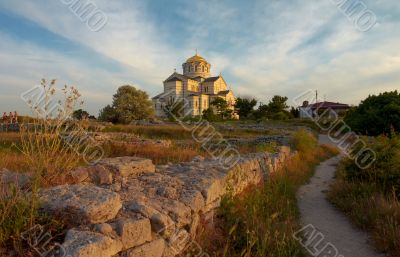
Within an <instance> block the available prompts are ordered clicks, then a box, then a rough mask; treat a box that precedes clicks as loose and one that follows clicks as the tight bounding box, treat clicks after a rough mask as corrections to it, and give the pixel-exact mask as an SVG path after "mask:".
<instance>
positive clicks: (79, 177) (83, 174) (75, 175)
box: [71, 167, 89, 183]
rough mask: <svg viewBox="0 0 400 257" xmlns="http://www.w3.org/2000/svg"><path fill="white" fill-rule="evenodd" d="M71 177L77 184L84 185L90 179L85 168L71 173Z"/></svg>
mask: <svg viewBox="0 0 400 257" xmlns="http://www.w3.org/2000/svg"><path fill="white" fill-rule="evenodd" d="M71 177H72V179H73V181H74V182H75V183H82V182H83V181H85V180H87V179H88V178H89V172H88V171H87V169H86V168H84V167H79V168H77V169H76V170H73V171H71Z"/></svg>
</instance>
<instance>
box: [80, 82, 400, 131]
mask: <svg viewBox="0 0 400 257" xmlns="http://www.w3.org/2000/svg"><path fill="white" fill-rule="evenodd" d="M287 101H288V98H287V97H286V96H279V95H275V96H273V97H272V99H271V100H270V101H269V102H268V103H267V104H264V103H262V102H259V101H257V100H256V99H255V98H251V97H247V98H246V97H238V98H237V99H236V103H235V105H234V108H231V107H230V106H229V104H228V103H227V102H226V101H225V100H224V99H223V98H216V99H215V100H214V101H212V102H211V103H210V105H211V108H208V109H206V110H204V111H203V113H202V114H201V117H202V118H203V119H206V120H209V121H223V120H229V119H231V118H232V117H233V114H234V113H237V114H238V115H239V117H240V120H255V121H260V120H288V119H293V118H298V117H299V109H298V108H296V107H290V106H289V105H288V104H287ZM182 107H183V102H182V103H180V102H178V103H176V102H173V101H171V102H169V103H167V105H166V106H165V107H164V110H165V112H166V114H167V115H166V116H167V117H168V118H169V119H171V120H173V119H174V118H175V117H182V116H183V115H184V114H183V113H182V110H183V108H182ZM85 117H86V118H87V117H89V118H94V117H93V116H90V115H89V114H88V113H87V112H86V111H83V110H81V109H80V110H77V111H76V112H75V113H74V118H76V119H82V118H85ZM152 117H154V107H153V104H152V102H151V100H150V98H149V95H148V94H147V93H146V92H145V91H142V90H139V89H136V88H135V87H133V86H130V85H125V86H122V87H120V88H118V90H117V92H116V94H114V96H113V101H112V104H110V105H107V106H105V107H104V108H103V109H101V111H100V114H99V116H98V119H99V120H101V121H108V122H113V123H123V124H126V123H129V122H131V121H132V120H141V119H149V118H152ZM193 118H196V117H193ZM197 118H198V117H197ZM343 119H344V121H345V122H346V124H347V125H349V127H350V128H351V129H352V131H354V132H357V133H358V134H363V135H369V136H376V135H381V134H386V135H390V134H393V133H398V132H399V131H400V93H399V92H398V91H392V92H384V93H381V94H379V95H370V96H368V97H367V98H366V99H365V100H363V101H362V102H361V103H360V104H359V105H358V106H353V107H351V109H350V110H349V111H348V112H347V113H346V114H345V116H344V117H343Z"/></svg>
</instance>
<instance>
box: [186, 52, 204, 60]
mask: <svg viewBox="0 0 400 257" xmlns="http://www.w3.org/2000/svg"><path fill="white" fill-rule="evenodd" d="M186 62H207V60H206V59H204V58H203V57H201V56H200V55H198V54H197V53H196V55H194V56H192V57H190V58H189V59H187V60H186Z"/></svg>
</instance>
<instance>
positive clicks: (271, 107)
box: [268, 95, 289, 115]
mask: <svg viewBox="0 0 400 257" xmlns="http://www.w3.org/2000/svg"><path fill="white" fill-rule="evenodd" d="M287 100H288V98H287V97H286V96H279V95H275V96H274V97H273V98H272V100H271V101H270V102H269V103H268V111H269V113H270V114H271V115H273V114H275V113H278V112H285V111H286V109H287V108H289V106H288V105H287V104H286V102H287Z"/></svg>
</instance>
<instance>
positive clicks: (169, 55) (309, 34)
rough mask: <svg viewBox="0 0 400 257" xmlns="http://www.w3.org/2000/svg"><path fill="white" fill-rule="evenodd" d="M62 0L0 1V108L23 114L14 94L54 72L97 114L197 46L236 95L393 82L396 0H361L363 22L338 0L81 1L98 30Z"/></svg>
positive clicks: (365, 91) (337, 91)
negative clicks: (98, 18)
mask: <svg viewBox="0 0 400 257" xmlns="http://www.w3.org/2000/svg"><path fill="white" fill-rule="evenodd" d="M71 1H77V0H52V1H50V0H35V1H30V0H14V1H9V0H0V38H1V40H0V87H1V94H0V111H13V110H19V111H20V112H22V113H27V108H26V107H25V104H24V103H23V102H22V100H20V97H19V95H20V94H21V93H22V92H24V91H26V90H28V89H30V88H32V87H33V86H35V85H37V84H38V83H39V81H40V79H41V78H47V79H52V78H56V79H58V85H59V86H60V87H61V86H62V85H64V84H68V85H75V86H77V87H78V88H79V89H80V91H81V93H82V95H83V99H84V100H85V105H84V108H85V109H87V110H88V111H89V112H90V113H92V114H95V115H97V114H98V110H99V109H100V108H102V107H103V106H104V105H106V104H108V103H111V101H112V94H113V93H114V92H115V91H116V89H117V88H118V87H119V86H121V85H124V84H131V85H134V86H136V87H138V88H140V89H142V90H145V91H147V92H148V93H149V95H150V96H154V95H156V94H157V93H159V92H160V91H161V90H162V81H163V80H164V79H165V78H167V77H168V76H169V75H170V74H171V73H172V72H173V70H174V68H176V69H177V70H178V71H181V65H182V63H183V62H184V61H185V60H186V59H187V58H188V57H190V56H192V55H193V54H194V52H195V49H196V48H197V49H198V51H199V53H200V54H201V55H202V56H203V57H205V58H206V59H207V60H208V61H209V62H210V63H211V64H212V72H213V74H215V75H218V74H219V73H220V72H222V74H223V75H224V77H225V78H226V80H227V82H228V83H229V85H230V87H231V89H233V90H234V92H235V93H236V95H238V96H253V97H256V98H257V99H258V100H260V101H262V102H267V101H268V100H269V99H270V98H271V97H272V96H273V95H275V94H279V95H286V96H288V97H289V98H291V99H292V98H294V97H296V96H297V95H299V94H301V93H302V92H304V91H306V90H308V89H313V90H315V89H318V91H319V94H320V96H321V99H322V98H324V97H325V99H326V100H329V101H340V102H345V103H350V104H357V103H359V101H360V100H362V99H364V98H365V97H366V96H368V95H369V94H376V93H379V92H382V91H388V90H395V89H400V51H399V49H400V47H399V46H400V3H399V2H398V0H374V1H372V0H367V1H366V0H364V1H363V3H364V4H365V5H366V6H367V7H368V8H369V10H371V11H372V12H373V13H374V14H375V15H376V17H377V24H376V25H375V26H374V27H373V28H372V29H371V30H369V31H367V32H361V31H359V30H358V29H357V28H356V26H355V25H354V23H353V22H352V20H351V19H348V18H347V17H346V15H344V14H343V13H342V12H341V10H340V9H338V7H337V6H336V5H335V3H337V2H339V1H340V0H320V1H313V0H309V1H306V0H293V1H289V0H286V1H277V0H269V1H267V0H251V1H238V0H229V1H228V0H203V1H185V0H135V1H133V0H119V1H109V0H78V1H81V2H83V3H84V2H91V3H93V4H95V5H96V7H97V8H98V9H99V10H101V11H102V13H104V15H106V16H107V18H108V22H107V23H106V24H105V26H104V27H103V28H102V29H101V30H99V31H97V32H95V31H92V30H90V29H89V27H88V26H87V24H86V23H85V22H82V21H81V19H80V18H79V17H77V16H76V15H75V14H74V13H73V12H72V11H71V10H70V8H69V6H68V5H67V4H66V3H68V2H71ZM349 1H356V0H349ZM289 103H291V102H289Z"/></svg>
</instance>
